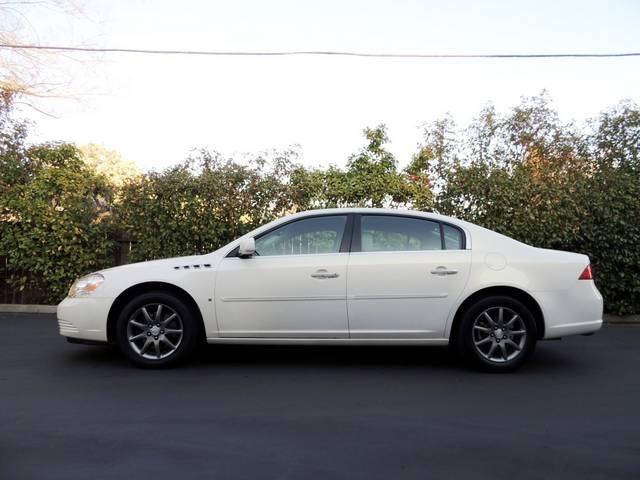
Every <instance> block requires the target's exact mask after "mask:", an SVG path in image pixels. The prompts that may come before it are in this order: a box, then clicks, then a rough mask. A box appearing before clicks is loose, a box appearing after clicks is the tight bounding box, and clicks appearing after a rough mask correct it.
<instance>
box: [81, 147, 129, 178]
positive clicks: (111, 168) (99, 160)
mask: <svg viewBox="0 0 640 480" xmlns="http://www.w3.org/2000/svg"><path fill="white" fill-rule="evenodd" d="M78 151H79V153H80V157H81V158H82V160H83V161H84V162H85V163H86V164H87V165H88V166H89V168H91V169H93V170H94V171H95V172H96V173H97V174H99V175H104V176H105V177H106V178H107V179H108V180H109V182H110V183H111V184H112V185H114V186H115V187H121V186H122V185H124V183H126V182H127V181H129V180H131V179H133V178H135V177H138V176H140V175H141V174H142V171H141V170H140V168H139V167H138V166H137V165H136V164H135V163H134V162H132V161H131V160H125V159H123V158H122V156H121V155H120V153H119V152H117V151H116V150H111V149H109V148H106V147H104V146H103V145H97V144H95V143H89V144H87V145H80V146H78Z"/></svg>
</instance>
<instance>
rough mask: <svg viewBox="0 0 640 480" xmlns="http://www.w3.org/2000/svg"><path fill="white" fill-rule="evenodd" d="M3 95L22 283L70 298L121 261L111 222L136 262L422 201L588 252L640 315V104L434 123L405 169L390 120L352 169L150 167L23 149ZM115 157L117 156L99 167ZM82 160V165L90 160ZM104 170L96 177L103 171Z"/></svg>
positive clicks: (211, 162)
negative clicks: (277, 225)
mask: <svg viewBox="0 0 640 480" xmlns="http://www.w3.org/2000/svg"><path fill="white" fill-rule="evenodd" d="M10 113H11V96H10V95H8V94H6V93H5V94H3V95H2V96H0V256H3V257H6V258H7V263H8V268H9V274H10V277H11V282H12V284H13V285H15V286H16V287H17V288H24V287H25V286H27V285H28V284H30V283H36V284H38V285H39V286H40V287H41V288H42V289H43V291H44V292H45V298H44V299H45V300H46V301H50V302H57V301H59V300H60V299H61V298H62V296H63V295H64V293H65V291H66V289H67V288H68V286H69V283H70V282H71V281H72V280H73V278H74V277H76V276H78V275H80V274H83V273H88V272H90V271H93V270H97V269H99V268H102V267H105V266H109V265H110V264H111V263H113V257H112V251H113V241H112V238H113V235H114V231H118V232H124V233H126V234H128V235H129V237H130V238H131V240H132V241H133V248H132V251H131V259H132V260H134V261H137V260H149V259H154V258H160V257H168V256H177V255H189V254H194V253H204V252H210V251H213V250H215V249H216V248H218V247H220V246H222V245H224V244H225V243H227V242H229V241H231V240H233V239H234V238H236V237H238V236H240V235H242V234H243V233H245V232H247V231H248V230H251V229H253V228H255V227H256V226H258V225H261V224H263V223H265V222H268V221H270V220H272V219H274V218H277V217H279V216H281V215H283V214H287V213H292V212H295V211H297V210H304V209H309V208H322V207H343V206H370V207H381V206H390V207H411V208H416V209H420V210H435V211H438V212H440V213H444V214H447V215H452V216H456V217H459V218H463V219H466V220H469V221H471V222H474V223H477V224H480V225H483V226H485V227H487V228H490V229H493V230H496V231H498V232H501V233H504V234H506V235H509V236H511V237H513V238H516V239H518V240H521V241H523V242H526V243H529V244H531V245H534V246H538V247H544V248H555V249H562V250H570V251H577V252H582V253H585V254H587V255H589V256H590V257H591V259H592V262H593V264H594V266H595V271H596V278H597V283H598V287H599V288H600V291H601V292H602V293H603V295H604V297H605V308H606V309H607V310H609V311H612V312H614V313H619V314H625V313H633V312H636V313H637V312H640V221H639V220H638V219H639V218H640V201H639V198H640V109H639V108H638V107H637V106H636V105H635V104H633V103H630V102H623V103H621V104H620V105H618V106H615V107H614V108H611V109H610V110H608V111H606V112H603V113H602V114H601V115H600V116H599V117H598V118H596V119H594V120H593V121H591V122H590V123H589V125H587V126H586V127H579V126H576V125H574V124H572V123H563V122H561V121H560V119H559V117H558V114H557V113H556V112H555V111H554V109H553V108H552V106H551V104H550V101H549V99H548V98H547V96H546V95H544V94H543V95H541V96H538V97H534V98H530V99H525V100H524V101H523V102H522V103H521V104H520V105H518V106H517V107H515V108H514V109H513V110H512V111H510V112H508V113H507V114H499V113H498V112H496V111H495V109H494V108H493V107H486V108H485V109H483V110H482V111H481V112H480V114H479V115H478V117H477V118H476V119H475V120H474V121H473V122H472V123H471V124H470V125H469V126H468V127H466V128H463V129H460V128H458V127H457V126H456V125H455V123H454V122H453V120H452V119H451V118H449V117H446V118H444V119H441V120H438V121H436V122H434V123H432V124H430V125H428V126H427V127H425V130H424V140H423V142H422V144H421V145H420V147H419V150H418V152H417V153H416V155H415V156H414V158H413V160H412V161H411V163H410V164H409V165H408V166H407V168H406V169H404V170H400V169H399V168H398V164H397V161H396V159H395V158H394V157H393V155H392V154H391V153H390V152H389V151H388V148H387V143H388V140H389V139H388V136H387V132H386V128H385V127H384V125H380V126H378V127H376V128H372V129H365V131H364V134H365V140H366V143H365V145H364V146H363V147H362V148H361V149H360V150H359V151H358V152H357V153H355V154H354V155H352V156H351V157H349V159H348V162H347V164H346V166H345V168H338V167H335V166H332V167H329V168H327V169H317V168H306V167H303V166H301V165H300V164H298V163H297V162H296V152H295V151H286V152H282V153H274V152H271V153H269V154H265V155H262V156H258V157H256V158H253V159H250V160H248V161H236V160H232V159H225V158H222V157H221V156H220V155H217V154H211V153H209V152H206V151H202V152H200V153H199V154H198V155H196V156H195V157H193V158H190V159H188V160H187V161H185V162H183V163H181V164H179V165H176V166H174V167H172V168H169V169H167V170H164V171H162V172H151V173H147V174H142V175H140V174H139V173H138V172H135V171H133V169H131V168H128V167H127V165H126V163H125V162H122V161H121V160H120V159H119V158H118V157H117V155H114V154H113V152H108V151H105V150H104V149H100V148H96V147H86V148H85V149H84V150H83V152H82V153H83V154H82V155H79V153H78V151H77V150H76V148H75V147H73V146H71V145H64V144H45V145H38V146H34V147H29V146H27V144H26V137H27V125H25V124H24V123H21V122H18V121H15V120H14V119H13V118H12V117H11V115H10ZM102 158H106V159H107V160H108V161H106V162H105V161H102V160H101V159H102ZM83 159H84V161H83ZM98 172H100V173H98Z"/></svg>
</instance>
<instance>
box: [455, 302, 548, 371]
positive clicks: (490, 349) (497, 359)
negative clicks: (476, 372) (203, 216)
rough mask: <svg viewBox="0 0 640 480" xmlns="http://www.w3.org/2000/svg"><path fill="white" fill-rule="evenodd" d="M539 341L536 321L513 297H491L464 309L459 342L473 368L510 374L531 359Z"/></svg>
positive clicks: (464, 356)
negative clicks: (537, 340)
mask: <svg viewBox="0 0 640 480" xmlns="http://www.w3.org/2000/svg"><path fill="white" fill-rule="evenodd" d="M536 339H537V331H536V322H535V319H534V317H533V315H532V314H531V312H530V311H529V309H528V308H527V307H526V306H525V305H523V304H522V303H521V302H519V301H518V300H516V299H514V298H511V297H507V296H492V297H487V298H483V299H480V300H478V301H477V302H475V303H474V304H473V305H471V306H470V307H469V308H467V309H466V310H465V312H464V313H463V316H462V319H461V324H460V328H459V329H458V334H457V338H456V343H457V346H458V350H459V351H460V353H461V354H462V356H463V358H465V359H466V360H467V361H468V362H470V363H472V364H473V365H474V366H476V367H479V368H481V369H483V370H486V371H491V372H509V371H513V370H515V369H517V368H519V367H520V366H522V364H524V362H526V360H527V359H528V358H529V357H530V356H531V354H532V353H533V351H534V350H535V345H536Z"/></svg>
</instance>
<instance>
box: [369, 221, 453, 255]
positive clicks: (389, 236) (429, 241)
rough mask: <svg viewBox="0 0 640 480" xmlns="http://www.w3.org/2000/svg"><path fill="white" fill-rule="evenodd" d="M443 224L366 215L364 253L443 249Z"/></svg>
mask: <svg viewBox="0 0 640 480" xmlns="http://www.w3.org/2000/svg"><path fill="white" fill-rule="evenodd" d="M441 249H442V239H441V237H440V224H439V223H438V222H432V221H430V220H422V219H419V218H409V217H395V216H385V215H363V216H362V223H361V251H363V252H391V251H411V250H441Z"/></svg>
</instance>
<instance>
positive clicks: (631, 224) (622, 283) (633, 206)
mask: <svg viewBox="0 0 640 480" xmlns="http://www.w3.org/2000/svg"><path fill="white" fill-rule="evenodd" d="M639 151H640V111H639V110H638V108H637V107H636V106H635V105H633V104H630V103H623V104H621V105H620V106H618V107H616V108H613V109H611V110H610V111H607V112H604V113H603V114H602V115H601V116H600V118H598V119H597V120H595V121H593V122H592V123H591V130H590V131H588V132H586V133H585V132H583V131H581V130H579V129H578V128H577V127H576V126H574V125H572V124H563V123H561V122H560V121H559V118H558V115H557V113H556V112H555V111H554V110H553V109H552V108H551V106H550V103H549V100H548V98H546V96H544V95H543V96H541V97H535V98H532V99H528V100H525V101H524V102H523V103H522V104H521V105H519V106H518V107H516V108H515V109H514V110H513V111H512V112H511V113H510V114H508V115H505V116H500V115H498V114H497V113H496V112H495V110H494V109H493V108H491V107H488V108H486V109H485V110H483V111H482V112H481V114H480V116H479V117H478V118H477V119H476V120H475V121H474V122H473V123H472V125H471V126H469V127H468V128H466V129H464V130H456V128H455V125H454V124H453V122H451V120H449V119H445V120H441V121H439V122H436V123H434V124H432V125H430V126H428V127H427V129H426V131H425V141H424V144H423V145H422V147H421V149H420V151H419V152H418V154H417V155H416V156H415V158H414V160H413V162H412V164H411V165H410V166H409V170H411V171H414V172H421V173H423V174H427V175H430V176H431V177H432V178H433V181H434V182H435V184H436V192H435V208H436V210H438V211H440V212H441V213H444V214H446V215H452V216H456V217H459V218H463V219H466V220H469V221H471V222H473V223H477V224H479V225H483V226H485V227H487V228H490V229H492V230H496V231H498V232H501V233H504V234H505V235H508V236H511V237H513V238H515V239H518V240H520V241H523V242H525V243H528V244H531V245H534V246H538V247H543V248H554V249H561V250H570V251H576V252H582V253H585V254H587V255H589V256H590V257H591V259H592V262H593V264H594V266H595V271H596V279H597V284H598V287H599V289H600V291H601V292H602V293H603V295H604V297H605V307H606V308H607V309H608V310H610V311H612V312H615V313H619V314H625V313H632V312H638V311H640V223H638V220H637V219H638V218H640V201H639V200H638V199H639V198H640V197H639V195H638V194H639V193H640V175H639V172H640V162H639V159H638V157H639Z"/></svg>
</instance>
